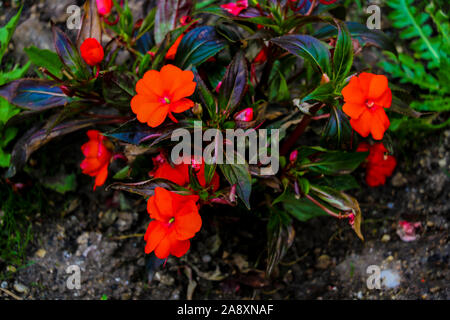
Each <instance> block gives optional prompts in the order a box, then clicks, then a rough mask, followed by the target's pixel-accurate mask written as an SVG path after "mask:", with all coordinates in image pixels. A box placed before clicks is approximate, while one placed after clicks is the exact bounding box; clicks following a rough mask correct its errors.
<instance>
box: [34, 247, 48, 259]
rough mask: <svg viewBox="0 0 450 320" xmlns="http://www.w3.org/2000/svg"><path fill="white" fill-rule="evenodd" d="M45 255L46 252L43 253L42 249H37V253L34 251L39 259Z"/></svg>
mask: <svg viewBox="0 0 450 320" xmlns="http://www.w3.org/2000/svg"><path fill="white" fill-rule="evenodd" d="M46 254H47V251H45V250H44V249H39V250H38V251H36V256H37V257H39V258H43V257H45V255H46Z"/></svg>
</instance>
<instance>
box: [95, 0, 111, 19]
mask: <svg viewBox="0 0 450 320" xmlns="http://www.w3.org/2000/svg"><path fill="white" fill-rule="evenodd" d="M112 7H113V2H112V0H97V11H98V13H99V14H100V15H101V16H107V15H108V14H109V13H110V12H111V9H112Z"/></svg>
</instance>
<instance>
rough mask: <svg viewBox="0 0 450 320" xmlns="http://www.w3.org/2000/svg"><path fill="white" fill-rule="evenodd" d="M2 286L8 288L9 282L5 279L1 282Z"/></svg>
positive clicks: (0, 285)
mask: <svg viewBox="0 0 450 320" xmlns="http://www.w3.org/2000/svg"><path fill="white" fill-rule="evenodd" d="M0 287H1V288H2V289H6V288H8V282H6V281H3V282H2V284H0Z"/></svg>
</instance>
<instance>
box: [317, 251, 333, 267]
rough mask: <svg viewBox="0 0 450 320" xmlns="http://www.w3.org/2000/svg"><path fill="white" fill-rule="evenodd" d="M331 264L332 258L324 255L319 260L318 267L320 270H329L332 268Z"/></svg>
mask: <svg viewBox="0 0 450 320" xmlns="http://www.w3.org/2000/svg"><path fill="white" fill-rule="evenodd" d="M330 264H331V258H330V256H327V255H326V254H323V255H321V256H320V257H319V258H318V259H317V264H316V267H317V268H319V269H327V268H328V267H329V266H330Z"/></svg>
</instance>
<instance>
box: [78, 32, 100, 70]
mask: <svg viewBox="0 0 450 320" xmlns="http://www.w3.org/2000/svg"><path fill="white" fill-rule="evenodd" d="M80 52H81V57H82V58H83V60H84V61H85V62H86V63H87V64H88V65H90V66H91V67H92V66H96V65H98V64H99V63H100V62H102V60H103V57H104V56H105V53H104V51H103V47H102V45H101V44H100V43H99V42H98V41H97V39H95V38H87V39H86V40H84V41H83V43H82V44H81V46H80Z"/></svg>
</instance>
